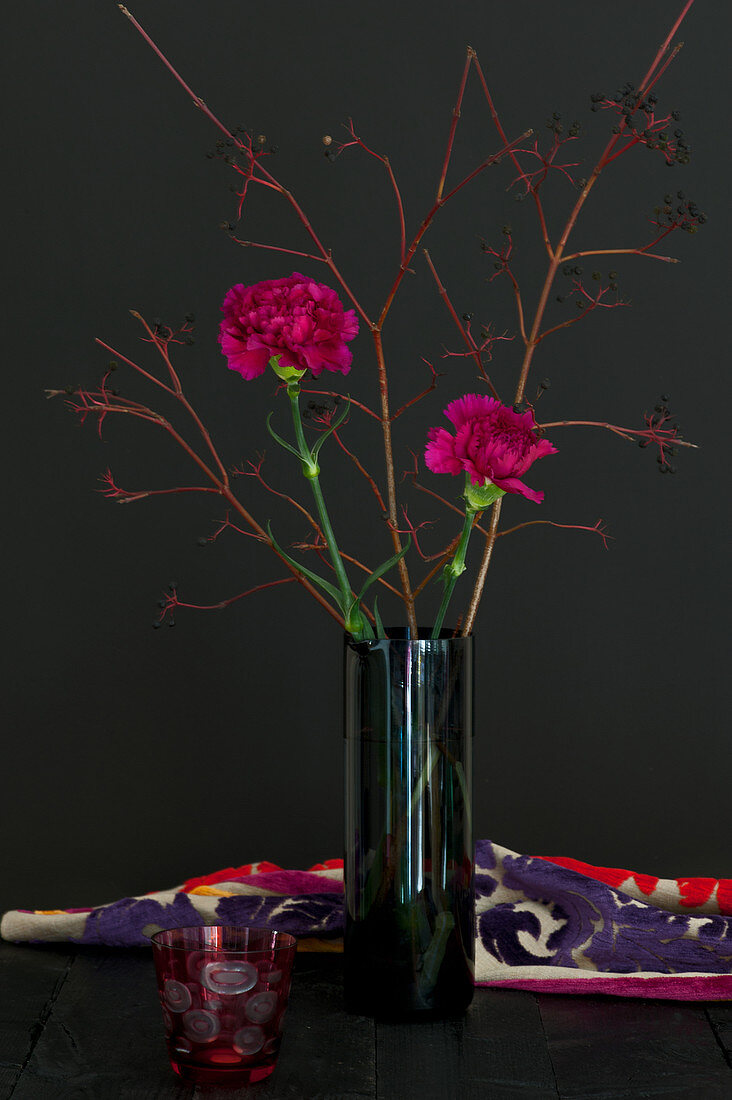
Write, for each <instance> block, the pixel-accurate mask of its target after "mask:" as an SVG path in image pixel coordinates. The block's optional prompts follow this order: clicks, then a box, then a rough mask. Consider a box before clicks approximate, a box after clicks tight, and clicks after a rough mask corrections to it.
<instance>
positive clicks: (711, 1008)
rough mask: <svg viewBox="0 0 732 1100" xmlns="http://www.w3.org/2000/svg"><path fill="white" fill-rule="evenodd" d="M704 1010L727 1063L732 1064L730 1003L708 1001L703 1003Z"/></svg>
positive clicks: (731, 1010) (731, 1015)
mask: <svg viewBox="0 0 732 1100" xmlns="http://www.w3.org/2000/svg"><path fill="white" fill-rule="evenodd" d="M705 1010H706V1015H707V1019H708V1020H709V1023H710V1025H711V1027H712V1030H713V1032H714V1036H715V1038H716V1040H717V1042H718V1043H719V1045H720V1047H721V1049H722V1050H723V1051H724V1055H725V1058H726V1059H727V1062H728V1064H729V1065H730V1066H732V1004H730V1003H729V1002H724V1001H713V1002H712V1001H710V1002H708V1003H707V1004H706V1005H705Z"/></svg>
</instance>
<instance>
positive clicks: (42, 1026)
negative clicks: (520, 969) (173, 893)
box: [0, 943, 732, 1100]
mask: <svg viewBox="0 0 732 1100" xmlns="http://www.w3.org/2000/svg"><path fill="white" fill-rule="evenodd" d="M162 1035H163V1032H162V1021H161V1018H160V1008H159V1005H158V1000H157V992H156V985H155V978H154V975H153V966H152V960H151V957H150V952H149V951H148V950H143V949H139V950H121V949H118V950H111V949H109V950H100V949H97V948H75V947H69V946H68V945H65V944H63V945H55V946H32V947H31V946H16V945H13V944H5V943H3V944H0V1100H8V1098H10V1097H12V1098H13V1100H60V1098H72V1097H73V1098H74V1100H77V1098H78V1100H81V1098H86V1097H88V1098H89V1100H108V1098H109V1100H112V1098H115V1100H117V1098H119V1100H143V1098H144V1100H153V1098H155V1100H157V1098H163V1097H165V1098H170V1100H173V1098H179V1100H180V1098H184V1097H191V1098H192V1097H202V1098H203V1097H211V1098H213V1097H221V1098H224V1097H231V1096H232V1095H235V1094H237V1092H238V1093H239V1094H240V1093H242V1092H246V1093H248V1094H250V1095H252V1096H256V1097H257V1098H261V1100H265V1098H266V1100H276V1098H280V1097H282V1098H284V1097H290V1098H295V1097H296V1098H299V1100H316V1098H323V1100H325V1098H329V1100H341V1098H343V1100H366V1098H367V1097H368V1098H374V1097H380V1098H383V1100H410V1098H412V1097H418V1098H419V1100H432V1098H435V1100H451V1098H453V1097H454V1098H456V1100H457V1098H460V1100H472V1098H477V1097H481V1098H486V1097H488V1098H491V1097H496V1098H502V1097H506V1098H509V1097H514V1098H515V1097H523V1098H526V1100H533V1098H534V1097H536V1098H537V1100H539V1098H544V1097H546V1098H549V1097H557V1096H559V1097H597V1098H600V1097H612V1098H613V1100H615V1098H621V1097H629V1098H630V1097H633V1098H638V1097H666V1098H669V1097H688V1098H689V1100H716V1098H719V1100H722V1098H724V1100H731V1098H732V1003H719V1002H717V1003H711V1002H710V1003H708V1004H679V1003H673V1002H662V1001H641V1000H622V999H620V998H613V997H572V996H554V995H536V996H535V995H533V994H531V993H524V992H518V991H515V990H494V989H478V990H476V995H475V1000H474V1002H473V1004H472V1006H471V1008H470V1010H469V1011H468V1013H467V1015H466V1016H465V1018H464V1019H462V1020H448V1021H441V1022H437V1023H421V1024H382V1023H378V1024H375V1023H374V1021H373V1020H370V1019H366V1018H364V1017H359V1016H349V1015H347V1014H346V1013H345V1012H344V1011H343V1008H342V1004H341V960H340V958H339V956H337V955H307V954H304V955H301V956H300V957H299V958H298V960H297V967H296V973H295V980H294V982H293V988H292V994H291V999H290V1007H289V1009H288V1013H287V1018H286V1022H285V1037H284V1042H283V1045H282V1051H281V1054H280V1058H279V1062H278V1065H277V1068H276V1069H275V1072H274V1073H273V1075H272V1076H271V1077H270V1078H269V1079H268V1080H266V1081H263V1082H261V1083H260V1084H257V1085H253V1086H250V1088H249V1089H242V1090H236V1089H219V1088H211V1087H206V1088H198V1089H195V1088H193V1087H190V1086H185V1085H183V1084H180V1083H179V1082H178V1079H177V1078H176V1077H175V1076H174V1075H173V1073H172V1072H171V1070H170V1068H169V1066H168V1062H167V1058H166V1054H165V1047H164V1043H163V1037H162Z"/></svg>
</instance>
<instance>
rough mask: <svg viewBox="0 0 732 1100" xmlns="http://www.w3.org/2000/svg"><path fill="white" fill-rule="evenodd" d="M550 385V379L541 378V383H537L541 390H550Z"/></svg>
mask: <svg viewBox="0 0 732 1100" xmlns="http://www.w3.org/2000/svg"><path fill="white" fill-rule="evenodd" d="M551 384H552V383H551V379H550V378H542V380H541V382H540V383H539V385H540V386H541V388H542V389H543V390H548V389H550V388H551Z"/></svg>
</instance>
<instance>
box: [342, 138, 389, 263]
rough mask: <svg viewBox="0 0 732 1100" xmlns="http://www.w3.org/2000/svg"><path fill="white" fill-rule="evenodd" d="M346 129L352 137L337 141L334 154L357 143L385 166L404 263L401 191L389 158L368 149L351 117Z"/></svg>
mask: <svg viewBox="0 0 732 1100" xmlns="http://www.w3.org/2000/svg"><path fill="white" fill-rule="evenodd" d="M346 129H347V130H348V132H349V134H350V135H351V137H352V138H353V140H352V141H344V142H339V143H338V150H337V154H336V155H339V154H340V153H342V152H343V150H344V149H348V148H350V146H352V145H358V146H359V147H360V148H361V149H363V150H364V152H365V153H368V155H369V156H371V157H375V158H376V160H378V161H381V163H382V164H383V165H384V167H385V168H386V171H387V174H388V176H389V182H390V183H391V187H392V190H393V192H394V197H395V199H396V203H397V211H398V215H399V237H400V242H399V262H400V263H404V253H405V250H406V227H405V224H404V204H403V203H402V196H401V192H400V190H399V186H398V184H397V181H396V177H395V176H394V171H393V169H392V167H391V163H390V161H389V158H388V157H385V156H382V155H381V153H375V152H374V150H373V149H369V147H368V145H366V144H365V142H363V141H361V138H360V137H358V135H357V134H356V131H355V130H354V128H353V119H352V118H349V120H348V125H347V127H346Z"/></svg>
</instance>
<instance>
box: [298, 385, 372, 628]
mask: <svg viewBox="0 0 732 1100" xmlns="http://www.w3.org/2000/svg"><path fill="white" fill-rule="evenodd" d="M287 396H288V397H289V398H290V405H291V407H292V422H293V424H294V427H295V439H296V440H297V447H298V450H299V452H300V459H301V462H302V472H303V476H304V477H305V478H307V480H308V481H309V482H310V487H311V489H312V491H313V496H314V498H315V506H316V508H317V509H318V517H319V519H320V526H321V529H322V532H323V537H324V538H325V541H326V543H327V546H328V553H329V554H330V560H331V563H332V565H333V569H334V570H335V575H336V578H337V580H338V587H339V588H340V590H341V598H342V606H341V610H342V611H343V614H344V615H345V617H346V623H345V627H346V630H347V631H348V633H349V634H351V635H352V636H353V637H354V638H355V640H356V641H362V640H363V638H364V637H368V636H369V635H370V632H369V629H368V624H367V622H366V620H365V618H364V616H363V613H362V612H361V610H360V608H358V607H353V608H352V604H353V601H354V596H353V591H352V589H351V586H350V584H349V583H348V577H347V576H346V570H345V567H344V565H343V559H342V558H341V554H340V550H339V549H338V543H337V542H336V537H335V532H334V531H333V525H332V524H331V522H330V516H329V515H328V509H327V508H326V506H325V497H324V496H323V490H322V489H321V488H320V479H319V476H318V475H319V474H320V467H319V466H318V463H317V460H316V459H315V458H314V457H313V453H312V451H311V450H310V447H309V446H308V444H307V440H306V439H305V432H304V429H303V426H302V417H301V416H300V386H299V385H298V383H297V382H288V385H287Z"/></svg>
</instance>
